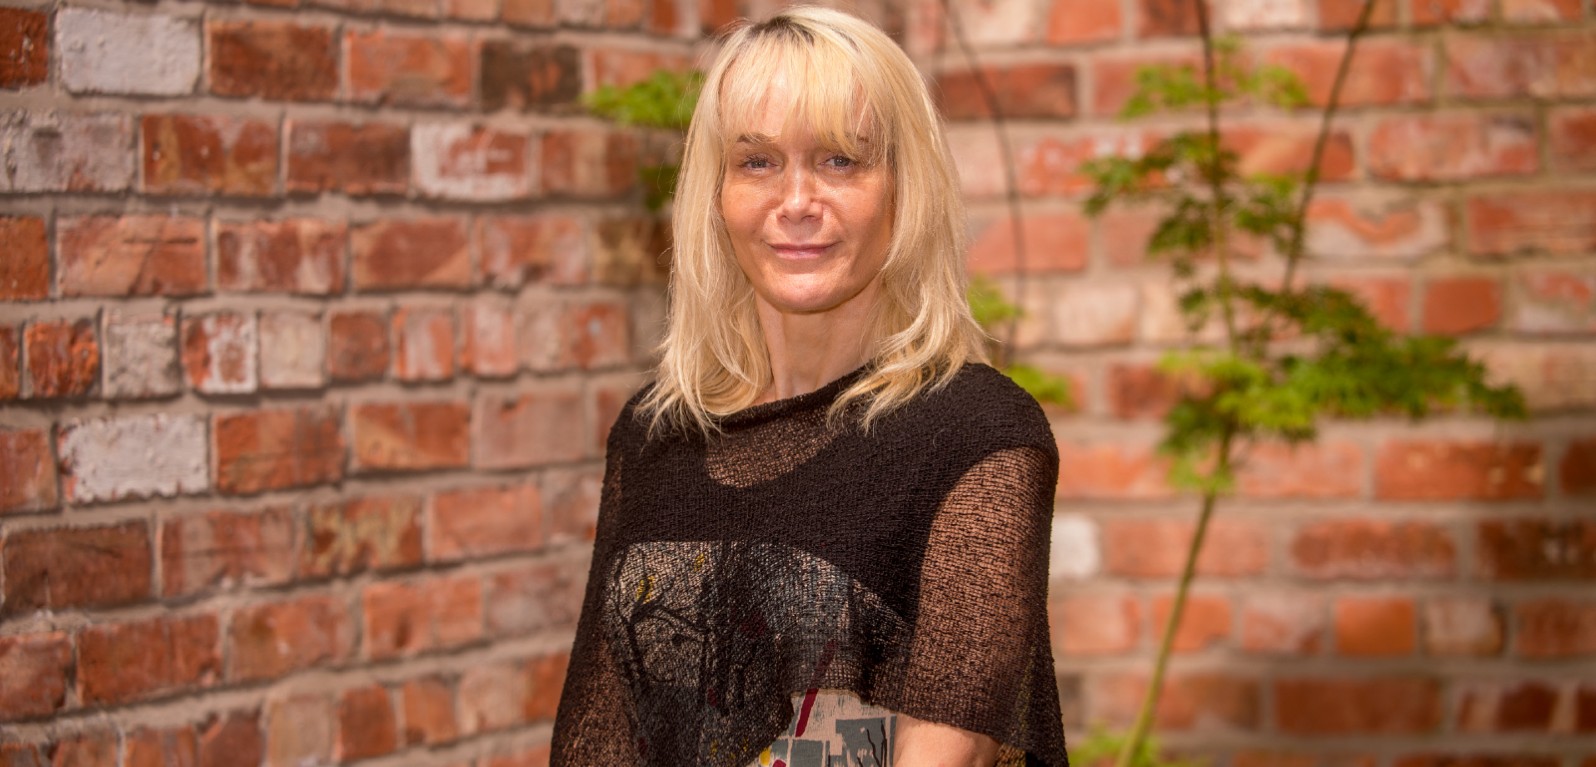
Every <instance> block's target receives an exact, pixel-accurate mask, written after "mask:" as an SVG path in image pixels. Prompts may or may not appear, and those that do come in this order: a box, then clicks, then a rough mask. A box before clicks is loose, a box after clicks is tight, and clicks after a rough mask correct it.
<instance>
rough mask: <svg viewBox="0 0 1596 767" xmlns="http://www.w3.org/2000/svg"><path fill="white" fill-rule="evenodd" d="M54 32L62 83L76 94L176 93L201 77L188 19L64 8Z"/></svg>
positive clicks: (194, 26)
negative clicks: (59, 58)
mask: <svg viewBox="0 0 1596 767" xmlns="http://www.w3.org/2000/svg"><path fill="white" fill-rule="evenodd" d="M55 34H56V50H57V51H59V55H60V57H61V82H62V84H63V85H65V86H66V87H67V89H69V90H71V91H74V92H79V93H136V94H143V95H159V96H177V95H182V94H187V93H190V92H192V91H193V89H194V83H195V80H196V79H197V78H198V77H199V69H200V35H199V24H198V23H197V21H196V20H195V19H192V18H179V17H175V16H168V15H164V14H122V13H112V12H108V11H96V10H90V9H86V8H64V9H62V10H61V12H60V13H58V14H56V18H55Z"/></svg>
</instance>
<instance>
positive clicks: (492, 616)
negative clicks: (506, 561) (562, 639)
mask: <svg viewBox="0 0 1596 767" xmlns="http://www.w3.org/2000/svg"><path fill="white" fill-rule="evenodd" d="M583 585H584V582H583V576H582V575H581V574H580V573H578V572H574V571H573V569H572V568H571V567H569V566H566V565H563V564H561V563H558V562H537V563H534V564H530V565H519V566H517V567H515V568H513V569H509V570H500V571H498V572H495V573H493V574H492V575H490V576H488V577H486V578H484V579H483V595H482V613H483V619H484V623H485V626H486V630H487V633H488V636H492V637H519V636H528V635H531V634H536V633H538V632H542V631H547V630H550V629H557V630H568V629H570V628H572V627H574V626H576V620H577V616H578V615H580V614H581V610H582V590H583Z"/></svg>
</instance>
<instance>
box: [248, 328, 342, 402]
mask: <svg viewBox="0 0 1596 767" xmlns="http://www.w3.org/2000/svg"><path fill="white" fill-rule="evenodd" d="M326 361H327V342H326V334H325V333H324V332H323V331H322V327H321V318H320V317H318V316H317V315H315V314H310V313H308V312H294V311H282V312H262V313H261V316H260V384H261V386H263V387H265V388H267V389H315V388H318V387H320V386H322V385H324V384H325V383H326V382H327V374H326V372H325V371H326V367H327V366H326Z"/></svg>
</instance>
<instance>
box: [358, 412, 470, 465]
mask: <svg viewBox="0 0 1596 767" xmlns="http://www.w3.org/2000/svg"><path fill="white" fill-rule="evenodd" d="M349 423H350V439H351V442H352V447H353V451H352V457H353V459H354V468H355V469H356V470H357V471H417V470H425V469H443V468H449V467H457V466H464V465H466V464H467V463H468V462H469V461H470V458H471V456H470V449H471V441H470V433H471V409H470V407H468V406H467V405H465V404H464V403H459V402H401V403H371V404H365V405H358V406H356V407H354V408H353V409H351V410H350V414H349Z"/></svg>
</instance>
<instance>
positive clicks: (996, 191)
mask: <svg viewBox="0 0 1596 767" xmlns="http://www.w3.org/2000/svg"><path fill="white" fill-rule="evenodd" d="M948 151H949V152H951V153H952V154H953V164H954V165H955V166H956V167H958V169H959V186H960V188H962V189H963V190H964V194H965V196H966V197H998V196H1001V195H1003V194H1004V193H1005V191H1006V190H1007V189H1008V180H1007V178H1006V177H1005V175H1004V173H1003V150H1002V148H1001V147H1000V146H999V145H998V140H997V137H995V136H993V135H992V129H991V128H990V127H988V126H986V125H980V126H972V127H965V126H953V127H950V128H949V129H948Z"/></svg>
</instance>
